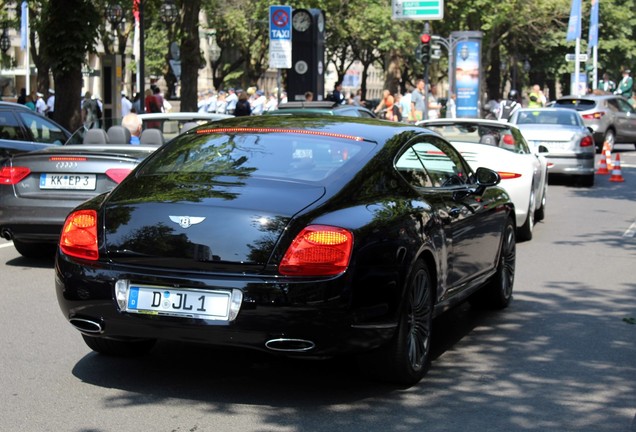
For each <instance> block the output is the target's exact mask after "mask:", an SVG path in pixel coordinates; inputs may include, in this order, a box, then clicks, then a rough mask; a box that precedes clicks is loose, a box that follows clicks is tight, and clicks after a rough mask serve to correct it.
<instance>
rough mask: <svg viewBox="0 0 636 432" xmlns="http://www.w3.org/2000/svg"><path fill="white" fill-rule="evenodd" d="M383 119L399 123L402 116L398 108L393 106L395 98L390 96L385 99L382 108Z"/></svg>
mask: <svg viewBox="0 0 636 432" xmlns="http://www.w3.org/2000/svg"><path fill="white" fill-rule="evenodd" d="M384 118H385V119H387V120H388V121H392V122H401V121H402V114H401V113H400V108H399V107H398V106H397V105H396V104H395V98H394V97H393V96H391V95H389V97H387V98H386V105H385V108H384Z"/></svg>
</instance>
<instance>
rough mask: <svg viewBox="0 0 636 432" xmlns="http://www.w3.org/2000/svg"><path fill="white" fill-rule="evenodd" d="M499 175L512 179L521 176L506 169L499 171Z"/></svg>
mask: <svg viewBox="0 0 636 432" xmlns="http://www.w3.org/2000/svg"><path fill="white" fill-rule="evenodd" d="M499 177H501V179H502V180H510V179H516V178H519V177H521V174H519V173H513V172H506V171H499Z"/></svg>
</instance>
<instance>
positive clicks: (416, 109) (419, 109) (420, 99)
mask: <svg viewBox="0 0 636 432" xmlns="http://www.w3.org/2000/svg"><path fill="white" fill-rule="evenodd" d="M425 87H426V83H424V80H423V79H421V78H420V79H418V80H417V82H416V83H415V89H413V91H412V92H411V119H410V121H411V122H417V121H420V120H422V119H423V118H424V110H426V93H425Z"/></svg>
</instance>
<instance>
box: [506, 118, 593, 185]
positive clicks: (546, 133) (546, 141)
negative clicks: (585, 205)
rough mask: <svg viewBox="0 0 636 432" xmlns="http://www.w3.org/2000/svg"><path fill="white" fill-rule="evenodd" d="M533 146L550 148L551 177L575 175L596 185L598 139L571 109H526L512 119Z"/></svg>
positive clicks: (549, 171) (581, 182)
mask: <svg viewBox="0 0 636 432" xmlns="http://www.w3.org/2000/svg"><path fill="white" fill-rule="evenodd" d="M510 123H512V124H515V125H516V126H517V127H518V128H519V130H520V131H521V133H522V134H523V136H524V137H525V139H526V141H528V144H529V145H530V146H534V147H536V148H538V146H540V145H542V146H544V147H546V148H547V149H548V153H547V154H545V157H546V158H547V160H548V173H549V174H562V175H567V176H573V178H574V179H575V180H576V181H577V183H580V184H581V185H583V186H586V187H591V186H593V185H594V154H595V147H594V138H593V136H592V131H591V130H590V129H589V128H588V127H587V126H585V123H584V122H583V119H582V118H581V115H580V114H579V113H578V112H576V111H574V110H572V109H567V108H540V109H537V108H524V109H521V110H519V111H517V112H516V113H515V114H513V116H512V117H511V118H510Z"/></svg>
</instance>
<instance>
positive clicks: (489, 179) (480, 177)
mask: <svg viewBox="0 0 636 432" xmlns="http://www.w3.org/2000/svg"><path fill="white" fill-rule="evenodd" d="M475 180H477V184H478V185H479V186H483V187H489V186H495V185H498V184H499V182H500V181H501V177H500V176H499V173H498V172H497V171H494V170H491V169H490V168H484V167H479V168H477V171H476V172H475Z"/></svg>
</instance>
